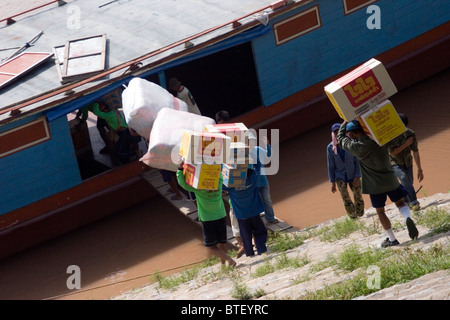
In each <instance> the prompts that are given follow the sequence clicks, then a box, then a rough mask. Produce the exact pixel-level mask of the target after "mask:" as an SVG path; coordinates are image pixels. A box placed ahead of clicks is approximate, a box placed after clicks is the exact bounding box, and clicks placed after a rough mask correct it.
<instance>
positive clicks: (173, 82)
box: [167, 78, 202, 116]
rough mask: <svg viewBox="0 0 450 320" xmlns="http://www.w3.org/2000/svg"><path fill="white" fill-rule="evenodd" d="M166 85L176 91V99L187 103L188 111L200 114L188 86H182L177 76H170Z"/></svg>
mask: <svg viewBox="0 0 450 320" xmlns="http://www.w3.org/2000/svg"><path fill="white" fill-rule="evenodd" d="M167 86H168V87H169V89H170V90H172V91H174V92H175V93H176V96H177V98H178V99H180V100H182V101H184V102H186V104H187V105H188V111H189V112H190V113H195V114H198V115H199V116H201V115H202V114H201V112H200V109H199V108H198V106H197V103H196V102H195V99H194V96H193V95H192V93H191V92H190V91H189V89H188V88H186V87H185V86H183V85H182V84H181V82H180V81H179V80H178V79H177V78H170V79H169V81H168V83H167Z"/></svg>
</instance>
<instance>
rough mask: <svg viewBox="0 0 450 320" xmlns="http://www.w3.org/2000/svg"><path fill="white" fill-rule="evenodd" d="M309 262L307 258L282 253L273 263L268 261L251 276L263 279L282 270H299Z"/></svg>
mask: <svg viewBox="0 0 450 320" xmlns="http://www.w3.org/2000/svg"><path fill="white" fill-rule="evenodd" d="M309 262H310V261H309V259H308V258H306V257H288V256H287V255H286V253H282V254H281V255H280V256H278V257H277V258H276V259H275V261H274V262H273V263H272V262H271V261H270V260H269V259H266V260H265V261H264V263H263V264H262V265H261V266H259V267H257V268H256V270H255V272H253V273H252V274H251V277H252V278H258V277H263V276H265V275H267V274H269V273H272V272H275V271H277V270H282V269H288V268H290V269H297V268H300V267H303V266H304V265H306V264H308V263H309Z"/></svg>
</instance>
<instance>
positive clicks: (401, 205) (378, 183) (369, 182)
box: [337, 120, 419, 247]
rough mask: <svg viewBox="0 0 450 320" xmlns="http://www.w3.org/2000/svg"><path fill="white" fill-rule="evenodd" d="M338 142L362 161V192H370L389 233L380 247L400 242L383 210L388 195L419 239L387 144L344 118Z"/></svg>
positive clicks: (411, 233)
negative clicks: (376, 140) (377, 140)
mask: <svg viewBox="0 0 450 320" xmlns="http://www.w3.org/2000/svg"><path fill="white" fill-rule="evenodd" d="M347 135H348V136H347ZM337 141H338V143H339V144H340V145H341V147H342V149H344V150H346V151H347V152H349V153H351V154H353V155H354V156H356V157H357V158H358V160H359V164H360V167H361V175H362V193H364V194H369V195H370V201H371V203H372V206H373V207H374V208H375V210H376V212H377V214H378V218H379V219H380V223H381V225H382V226H383V229H384V230H385V232H386V234H387V236H388V237H387V238H386V240H385V241H383V243H382V244H381V246H382V247H389V246H395V245H398V244H399V242H398V240H397V239H396V237H395V235H394V232H393V230H392V226H391V221H390V220H389V218H388V217H387V215H386V212H385V209H384V207H385V204H386V200H387V197H389V199H390V200H391V201H392V202H394V203H395V205H396V206H397V208H398V209H399V211H400V213H401V215H402V216H404V217H405V219H406V226H407V228H408V233H409V236H410V238H411V239H416V238H417V237H418V236H419V231H418V230H417V228H416V226H415V224H414V221H413V220H412V219H411V216H410V209H409V206H408V205H407V204H406V203H405V201H404V197H405V196H406V195H407V191H406V189H405V188H404V187H403V186H402V185H401V184H400V183H399V181H398V179H397V176H396V175H395V172H394V170H393V168H392V165H391V163H390V159H389V153H388V151H387V147H386V146H379V145H378V144H377V143H376V142H375V141H373V140H372V139H371V138H370V137H369V136H367V135H366V134H365V133H364V130H363V128H362V127H361V125H360V124H359V122H358V120H353V121H351V122H347V121H344V122H343V123H342V125H341V126H340V128H339V131H338V134H337Z"/></svg>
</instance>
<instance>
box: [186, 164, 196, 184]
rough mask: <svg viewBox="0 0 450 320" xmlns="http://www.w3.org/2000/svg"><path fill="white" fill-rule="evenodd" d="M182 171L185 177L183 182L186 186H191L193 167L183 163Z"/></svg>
mask: <svg viewBox="0 0 450 320" xmlns="http://www.w3.org/2000/svg"><path fill="white" fill-rule="evenodd" d="M183 169H184V177H185V180H184V181H186V183H187V184H188V185H190V186H192V185H193V184H194V176H195V167H194V166H191V165H189V164H186V163H185V164H184V165H183Z"/></svg>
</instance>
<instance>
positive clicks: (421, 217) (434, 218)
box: [413, 208, 450, 236]
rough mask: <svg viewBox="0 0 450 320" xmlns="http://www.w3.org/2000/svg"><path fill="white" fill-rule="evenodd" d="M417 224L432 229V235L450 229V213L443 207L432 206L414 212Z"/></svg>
mask: <svg viewBox="0 0 450 320" xmlns="http://www.w3.org/2000/svg"><path fill="white" fill-rule="evenodd" d="M413 218H415V220H416V222H417V224H420V225H423V226H425V227H427V228H429V229H430V232H429V233H430V236H432V235H436V234H439V233H445V232H448V231H450V213H449V212H448V211H447V210H444V209H442V208H431V209H427V210H426V211H425V212H422V211H418V212H414V213H413Z"/></svg>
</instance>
